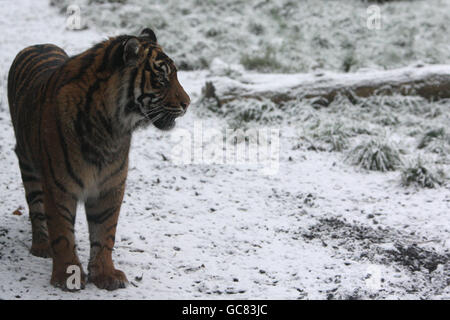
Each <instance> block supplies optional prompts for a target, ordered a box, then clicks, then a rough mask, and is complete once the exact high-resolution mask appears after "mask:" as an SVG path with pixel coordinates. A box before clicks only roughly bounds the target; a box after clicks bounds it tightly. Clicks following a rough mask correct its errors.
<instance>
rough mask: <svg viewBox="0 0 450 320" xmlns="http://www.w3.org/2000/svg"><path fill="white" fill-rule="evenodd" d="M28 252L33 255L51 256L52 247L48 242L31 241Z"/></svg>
mask: <svg viewBox="0 0 450 320" xmlns="http://www.w3.org/2000/svg"><path fill="white" fill-rule="evenodd" d="M30 253H31V254H32V255H33V256H35V257H40V258H50V257H51V256H52V249H51V248H50V245H49V243H48V242H42V243H33V244H32V245H31V249H30Z"/></svg>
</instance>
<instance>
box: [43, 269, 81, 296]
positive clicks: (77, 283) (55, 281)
mask: <svg viewBox="0 0 450 320" xmlns="http://www.w3.org/2000/svg"><path fill="white" fill-rule="evenodd" d="M74 266H75V267H77V266H78V267H79V272H78V271H74V270H72V269H70V270H69V268H68V269H67V270H64V271H56V272H55V271H53V273H52V279H51V280H50V283H51V284H52V285H53V286H54V287H56V288H60V289H61V290H63V291H70V292H75V291H80V290H82V289H84V288H85V286H86V274H85V273H84V271H83V268H82V267H81V265H74Z"/></svg>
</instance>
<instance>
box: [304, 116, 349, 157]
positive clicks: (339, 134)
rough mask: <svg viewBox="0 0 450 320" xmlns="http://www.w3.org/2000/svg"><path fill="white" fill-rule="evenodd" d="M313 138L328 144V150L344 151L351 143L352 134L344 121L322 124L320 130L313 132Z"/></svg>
mask: <svg viewBox="0 0 450 320" xmlns="http://www.w3.org/2000/svg"><path fill="white" fill-rule="evenodd" d="M312 136H313V138H314V139H315V140H318V141H319V142H323V143H325V144H326V145H327V146H328V148H327V149H328V151H338V152H340V151H343V150H344V149H346V148H347V147H348V145H349V140H348V138H349V137H350V134H349V132H348V130H347V129H346V128H345V127H344V125H343V124H342V123H339V122H338V123H325V124H322V125H321V126H320V128H319V130H318V131H316V132H315V133H313V135H312Z"/></svg>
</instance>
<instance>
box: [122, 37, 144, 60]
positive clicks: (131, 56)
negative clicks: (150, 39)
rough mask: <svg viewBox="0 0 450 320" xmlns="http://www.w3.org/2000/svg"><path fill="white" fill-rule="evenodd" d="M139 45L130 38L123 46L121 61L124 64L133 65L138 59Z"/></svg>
mask: <svg viewBox="0 0 450 320" xmlns="http://www.w3.org/2000/svg"><path fill="white" fill-rule="evenodd" d="M140 47H141V44H140V43H139V40H138V39H136V38H130V39H128V40H126V41H125V42H124V44H123V61H124V62H125V63H126V64H133V63H135V62H136V61H137V60H138V59H139V49H140Z"/></svg>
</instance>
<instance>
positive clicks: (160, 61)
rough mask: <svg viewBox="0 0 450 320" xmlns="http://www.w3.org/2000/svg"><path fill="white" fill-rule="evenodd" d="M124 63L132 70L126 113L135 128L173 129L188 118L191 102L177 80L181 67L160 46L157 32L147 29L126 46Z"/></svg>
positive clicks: (128, 41) (126, 43)
mask: <svg viewBox="0 0 450 320" xmlns="http://www.w3.org/2000/svg"><path fill="white" fill-rule="evenodd" d="M123 60H124V62H125V64H126V66H127V67H129V70H130V80H129V87H128V93H127V94H128V104H127V106H126V107H125V108H126V113H127V114H129V115H131V116H132V118H133V119H134V120H133V121H132V122H133V127H134V128H136V127H139V126H145V125H148V124H150V123H153V124H154V125H155V127H157V128H158V129H161V130H170V129H171V128H173V127H174V126H175V119H176V118H177V117H179V116H182V115H184V113H185V112H186V109H187V107H188V106H189V103H190V98H189V96H188V94H187V93H186V92H185V91H184V89H183V87H182V86H181V84H180V83H179V82H178V78H177V68H176V67H175V64H174V62H173V61H172V59H170V58H169V57H168V56H167V55H166V54H165V53H164V52H163V50H162V48H161V47H160V46H159V44H158V42H157V39H156V36H155V33H154V32H153V31H152V30H151V29H148V28H146V29H144V30H143V31H142V32H141V34H140V35H139V36H137V37H129V38H128V39H126V40H125V41H124V43H123Z"/></svg>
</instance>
